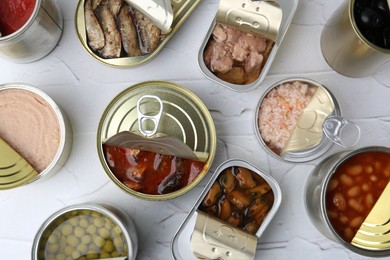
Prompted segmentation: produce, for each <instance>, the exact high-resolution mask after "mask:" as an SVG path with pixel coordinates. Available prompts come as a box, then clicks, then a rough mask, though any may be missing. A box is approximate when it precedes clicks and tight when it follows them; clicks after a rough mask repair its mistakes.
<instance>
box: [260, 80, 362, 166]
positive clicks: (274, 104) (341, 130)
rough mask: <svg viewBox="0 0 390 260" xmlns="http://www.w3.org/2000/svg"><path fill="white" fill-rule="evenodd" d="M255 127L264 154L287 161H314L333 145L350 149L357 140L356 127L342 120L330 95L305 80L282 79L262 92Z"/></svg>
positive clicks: (318, 85) (317, 85) (320, 86)
mask: <svg viewBox="0 0 390 260" xmlns="http://www.w3.org/2000/svg"><path fill="white" fill-rule="evenodd" d="M254 127H255V132H256V135H257V137H258V140H259V142H260V144H261V145H262V146H263V147H264V148H265V149H266V150H267V152H268V153H269V154H271V155H272V156H274V157H276V158H278V159H280V160H283V161H288V162H307V161H310V160H314V159H315V158H318V157H319V156H321V155H322V154H324V153H326V152H327V151H328V150H329V149H330V148H331V147H332V145H333V144H334V143H336V144H339V145H341V146H343V147H352V146H354V145H356V143H357V142H358V140H359V138H360V129H359V127H358V126H357V125H356V124H354V123H353V122H350V121H348V120H346V119H344V118H342V117H341V111H340V107H339V104H338V102H337V100H336V98H335V97H334V96H333V94H332V93H331V92H330V91H329V90H328V89H327V88H325V87H324V86H323V85H322V84H320V83H319V82H316V81H313V80H310V79H306V78H288V79H284V80H281V81H279V82H276V83H275V84H273V85H272V86H271V87H270V88H269V89H268V90H267V91H265V93H264V94H263V96H262V97H261V98H260V100H259V103H258V105H257V107H256V109H255V116H254Z"/></svg>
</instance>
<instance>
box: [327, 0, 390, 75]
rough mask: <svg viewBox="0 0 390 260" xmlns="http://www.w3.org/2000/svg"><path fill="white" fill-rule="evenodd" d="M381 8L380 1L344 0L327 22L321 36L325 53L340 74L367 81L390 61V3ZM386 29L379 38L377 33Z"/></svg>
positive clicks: (383, 2) (333, 67)
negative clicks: (366, 77) (363, 78)
mask: <svg viewBox="0 0 390 260" xmlns="http://www.w3.org/2000/svg"><path fill="white" fill-rule="evenodd" d="M387 2H388V1H387ZM379 4H380V1H362V0H343V1H342V3H341V5H340V6H339V7H338V9H337V10H336V11H335V12H334V13H333V15H332V16H331V17H330V19H329V20H328V21H327V23H326V25H325V26H324V29H323V30H322V34H321V50H322V54H323V56H324V58H325V60H326V61H327V63H328V64H329V66H330V67H332V69H334V70H335V71H336V72H338V73H340V74H342V75H345V76H348V77H365V76H368V75H370V74H372V73H374V72H375V71H376V70H377V69H379V68H380V67H381V66H382V65H384V64H385V63H387V62H388V61H390V11H389V9H387V10H386V8H389V7H388V6H387V3H386V1H382V4H381V5H380V6H379ZM370 5H371V6H370ZM375 5H378V6H375ZM386 13H387V14H386ZM386 16H387V17H386ZM360 20H362V21H360ZM363 21H364V22H363ZM386 26H387V28H386V29H383V33H382V34H383V35H379V36H377V35H376V34H377V32H376V31H377V30H378V29H379V30H381V29H380V28H381V27H386ZM378 38H381V39H382V41H383V42H382V43H381V44H379V41H378ZM383 38H384V39H383ZM385 45H387V46H385Z"/></svg>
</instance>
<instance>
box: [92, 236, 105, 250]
mask: <svg viewBox="0 0 390 260" xmlns="http://www.w3.org/2000/svg"><path fill="white" fill-rule="evenodd" d="M93 242H94V243H95V245H97V246H98V247H100V248H102V247H103V246H104V243H105V242H106V241H105V240H104V238H102V237H99V236H97V237H95V238H94V239H93Z"/></svg>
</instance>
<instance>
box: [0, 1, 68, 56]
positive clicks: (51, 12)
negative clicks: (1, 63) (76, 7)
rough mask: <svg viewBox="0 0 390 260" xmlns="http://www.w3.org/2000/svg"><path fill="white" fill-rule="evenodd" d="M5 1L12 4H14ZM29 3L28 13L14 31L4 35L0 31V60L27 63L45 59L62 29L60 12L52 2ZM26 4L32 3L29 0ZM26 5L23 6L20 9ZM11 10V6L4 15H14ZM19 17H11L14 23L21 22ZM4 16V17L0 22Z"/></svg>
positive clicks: (16, 15)
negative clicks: (15, 21) (29, 10)
mask: <svg viewBox="0 0 390 260" xmlns="http://www.w3.org/2000/svg"><path fill="white" fill-rule="evenodd" d="M7 1H8V0H7ZM8 2H10V4H11V2H12V5H15V3H14V1H8ZM33 2H34V3H35V4H34V9H33V10H32V14H31V15H30V17H29V18H28V20H27V21H26V22H25V23H24V24H23V25H22V26H21V27H20V28H18V29H17V30H16V31H15V32H13V31H10V32H9V34H8V33H7V35H6V34H4V32H2V34H3V35H2V36H0V56H1V57H3V58H5V59H8V60H10V61H13V62H16V63H28V62H33V61H36V60H39V59H41V58H43V57H45V56H46V55H48V54H49V53H50V52H51V51H52V50H53V49H54V48H55V47H56V45H57V43H58V41H59V39H60V37H61V34H62V29H63V18H62V13H61V9H60V8H59V6H58V4H57V2H56V1H55V0H34V1H33ZM19 4H21V5H22V4H23V3H19ZM30 4H32V3H31V1H30ZM5 5H6V4H4V6H5ZM4 6H3V7H4ZM26 6H27V4H26ZM26 6H24V5H23V8H22V7H21V8H20V10H23V9H24V8H26ZM13 8H15V7H12V8H10V10H8V11H7V12H16V11H15V10H13ZM3 11H4V10H3ZM19 15H21V14H15V19H16V20H19V19H21V17H20V16H19ZM6 17H8V16H5V15H4V17H3V19H6ZM0 20H2V19H0Z"/></svg>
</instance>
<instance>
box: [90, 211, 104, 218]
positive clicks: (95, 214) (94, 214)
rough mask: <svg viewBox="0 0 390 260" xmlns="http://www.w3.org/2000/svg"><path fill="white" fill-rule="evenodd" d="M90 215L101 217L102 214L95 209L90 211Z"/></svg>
mask: <svg viewBox="0 0 390 260" xmlns="http://www.w3.org/2000/svg"><path fill="white" fill-rule="evenodd" d="M90 214H91V216H93V217H97V218H101V217H102V214H100V213H99V212H97V211H91V213H90Z"/></svg>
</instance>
